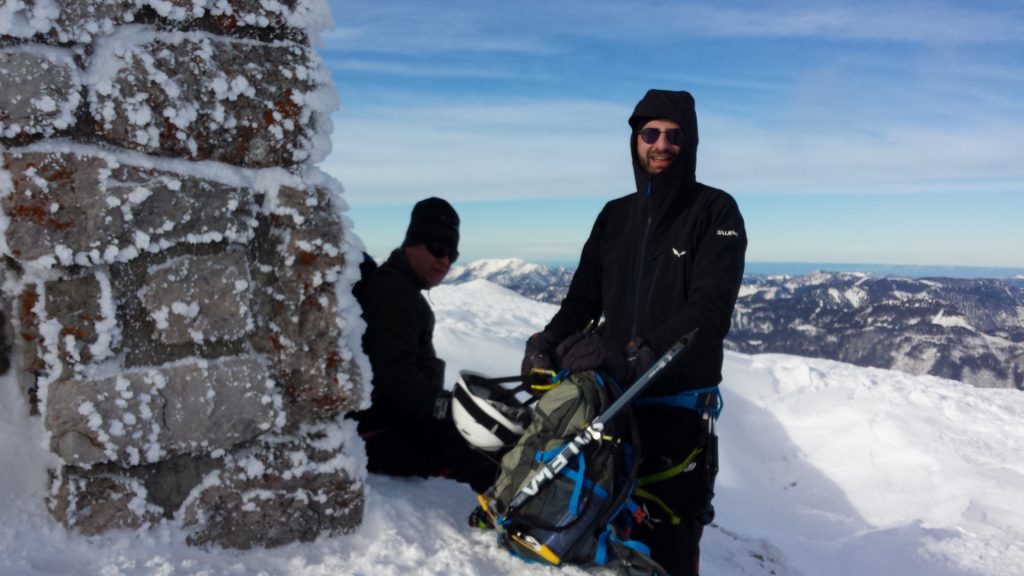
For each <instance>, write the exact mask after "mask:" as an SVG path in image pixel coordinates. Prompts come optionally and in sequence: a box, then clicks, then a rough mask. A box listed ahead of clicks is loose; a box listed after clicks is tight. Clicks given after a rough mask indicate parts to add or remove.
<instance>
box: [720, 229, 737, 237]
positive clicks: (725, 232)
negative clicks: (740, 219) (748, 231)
mask: <svg viewBox="0 0 1024 576" xmlns="http://www.w3.org/2000/svg"><path fill="white" fill-rule="evenodd" d="M718 235H719V236H739V232H736V231H735V230H719V231H718Z"/></svg>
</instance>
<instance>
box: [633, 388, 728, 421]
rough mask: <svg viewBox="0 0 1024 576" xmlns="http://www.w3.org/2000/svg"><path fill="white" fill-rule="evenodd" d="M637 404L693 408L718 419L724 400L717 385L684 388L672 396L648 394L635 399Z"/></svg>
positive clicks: (723, 406)
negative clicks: (692, 388) (696, 388)
mask: <svg viewBox="0 0 1024 576" xmlns="http://www.w3.org/2000/svg"><path fill="white" fill-rule="evenodd" d="M636 404H637V406H674V407H676V408H685V409H687V410H693V411H694V412H697V413H700V414H711V415H712V416H714V417H715V419H716V420H717V419H718V416H719V415H720V414H721V413H722V409H723V408H725V400H723V399H722V393H721V391H719V389H718V386H712V387H710V388H700V389H698V390H685V391H683V392H680V393H679V394H674V395H672V396H648V397H646V398H641V399H639V400H637V401H636Z"/></svg>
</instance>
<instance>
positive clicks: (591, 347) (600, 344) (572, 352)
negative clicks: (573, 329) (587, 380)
mask: <svg viewBox="0 0 1024 576" xmlns="http://www.w3.org/2000/svg"><path fill="white" fill-rule="evenodd" d="M555 354H557V355H558V357H559V358H561V360H562V368H564V369H566V370H570V371H572V372H584V371H586V370H597V371H598V372H603V373H604V374H607V375H609V376H611V377H612V378H614V379H615V381H616V382H620V383H621V382H623V378H624V377H625V376H626V351H625V350H624V349H622V348H620V347H618V346H616V345H614V344H612V343H611V342H609V341H608V340H605V339H604V338H602V337H601V336H599V335H597V334H595V333H593V332H590V333H587V334H575V335H573V336H570V337H568V338H566V339H565V340H564V341H563V342H562V343H561V344H559V345H558V348H557V349H556V350H555Z"/></svg>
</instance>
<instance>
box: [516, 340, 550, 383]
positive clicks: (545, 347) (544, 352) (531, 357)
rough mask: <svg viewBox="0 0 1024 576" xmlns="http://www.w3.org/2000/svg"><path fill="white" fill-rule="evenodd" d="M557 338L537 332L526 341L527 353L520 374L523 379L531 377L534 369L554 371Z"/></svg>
mask: <svg viewBox="0 0 1024 576" xmlns="http://www.w3.org/2000/svg"><path fill="white" fill-rule="evenodd" d="M555 340H556V338H555V337H554V336H553V335H551V334H548V333H547V332H537V333H536V334H534V335H533V336H530V338H529V339H528V340H527V341H526V353H525V354H524V355H523V363H522V366H521V369H520V374H522V375H523V377H524V378H525V377H527V376H529V374H530V372H531V371H532V370H533V369H535V368H536V369H538V370H554V369H555V364H554V359H553V358H552V357H551V354H552V352H553V351H554V350H553V349H554V347H555V344H557V343H558V342H556V341H555Z"/></svg>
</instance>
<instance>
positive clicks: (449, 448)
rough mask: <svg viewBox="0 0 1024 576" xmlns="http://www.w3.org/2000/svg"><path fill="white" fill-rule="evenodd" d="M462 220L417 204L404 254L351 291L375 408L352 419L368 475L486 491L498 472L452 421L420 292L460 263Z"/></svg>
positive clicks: (430, 204) (434, 205)
mask: <svg viewBox="0 0 1024 576" xmlns="http://www.w3.org/2000/svg"><path fill="white" fill-rule="evenodd" d="M458 246H459V216H458V214H456V213H455V210H454V209H453V208H452V207H451V205H450V204H448V202H446V201H444V200H442V199H440V198H427V199H426V200H422V201H420V202H418V203H417V204H416V206H415V207H414V208H413V211H412V219H411V221H410V222H409V228H408V230H407V231H406V234H405V240H404V241H403V242H402V246H401V247H400V248H397V249H396V250H394V251H393V252H392V253H391V256H390V257H389V258H388V260H387V262H385V263H384V264H383V265H381V266H380V267H379V268H377V269H376V270H375V271H372V272H370V273H369V274H368V275H366V276H365V277H364V278H363V279H362V280H361V281H360V282H359V283H358V284H357V285H356V287H355V288H354V289H353V292H354V294H355V296H356V299H357V300H358V301H359V304H360V305H361V306H362V308H363V318H364V319H365V320H366V334H365V335H364V336H363V349H364V350H365V351H366V354H367V355H368V356H369V358H370V365H371V366H372V367H373V392H372V395H371V399H372V406H371V407H370V408H369V409H368V410H366V411H364V412H360V413H358V414H356V415H355V418H356V419H357V420H358V421H359V434H360V435H361V436H362V437H363V439H364V440H365V441H366V452H367V456H368V457H369V465H368V468H369V470H370V472H374V473H383V474H393V475H397V476H446V477H450V478H453V479H455V480H458V481H461V482H466V483H468V484H470V485H471V486H472V487H473V489H474V490H476V491H477V492H483V491H484V490H486V489H487V488H488V487H489V486H490V485H491V483H492V482H493V481H494V478H495V476H496V474H497V467H496V465H495V464H493V463H491V462H490V461H489V460H487V459H486V458H485V457H484V456H483V455H482V454H480V453H478V452H476V451H474V450H472V449H471V448H470V447H469V446H468V445H467V444H466V442H465V441H464V440H463V439H462V437H461V436H459V434H458V432H457V431H456V429H455V427H454V425H453V424H452V421H451V416H450V411H449V406H450V402H451V392H449V391H446V390H445V389H444V372H445V363H444V361H443V360H441V359H440V358H438V357H437V354H436V353H435V351H434V344H433V335H434V313H433V311H432V310H431V309H430V305H429V304H428V303H427V300H426V298H424V297H423V294H422V293H421V291H422V290H429V289H431V288H433V287H435V286H437V285H438V284H440V283H441V280H443V279H444V277H445V275H447V274H448V269H449V267H450V266H451V264H452V263H453V262H455V260H456V259H457V258H458V257H459V251H458Z"/></svg>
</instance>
